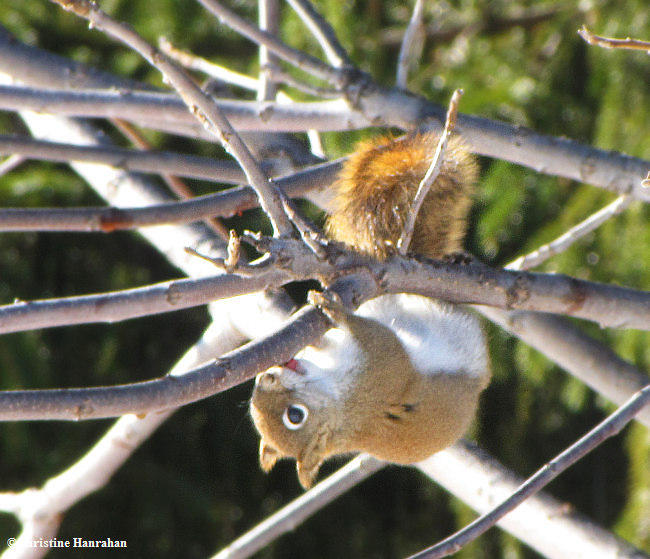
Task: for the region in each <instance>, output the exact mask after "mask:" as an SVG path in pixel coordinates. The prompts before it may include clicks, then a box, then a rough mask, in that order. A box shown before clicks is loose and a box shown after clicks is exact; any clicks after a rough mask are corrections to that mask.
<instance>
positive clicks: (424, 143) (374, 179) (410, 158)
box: [327, 133, 478, 259]
mask: <svg viewBox="0 0 650 559" xmlns="http://www.w3.org/2000/svg"><path fill="white" fill-rule="evenodd" d="M437 145H438V135H437V134H434V133H427V134H414V135H411V136H407V137H406V138H403V139H401V140H391V139H390V138H386V137H382V138H379V139H376V140H371V141H368V142H365V143H362V144H361V145H360V146H358V148H357V150H356V151H355V152H354V153H353V154H351V155H350V158H349V160H348V161H347V163H346V164H345V166H344V168H343V170H342V171H341V174H340V175H339V178H338V180H337V182H336V183H335V185H334V189H335V198H334V209H333V211H332V216H331V217H330V218H329V220H328V224H327V231H328V234H329V236H330V237H331V238H333V239H335V240H337V241H341V242H343V243H346V244H348V245H350V246H352V247H354V248H356V249H357V250H360V251H362V252H365V253H369V254H374V255H375V256H377V257H378V258H381V259H384V258H386V257H387V256H388V255H389V254H390V253H391V252H393V251H394V247H395V245H396V243H397V240H398V239H399V236H400V234H401V233H402V230H403V228H404V222H405V218H406V213H407V211H408V208H409V207H410V205H411V203H412V200H413V198H414V196H415V193H416V191H417V188H418V185H419V184H420V181H421V180H422V178H423V177H424V175H425V173H426V171H427V169H428V168H429V165H430V164H431V160H432V159H433V155H434V153H435V151H436V147H437ZM477 174H478V167H477V164H476V161H475V159H474V158H473V157H472V156H471V155H470V154H469V152H468V151H467V150H466V149H465V148H464V146H463V144H462V142H461V141H460V140H459V139H458V138H454V137H452V138H451V139H450V141H449V144H448V146H447V151H446V155H445V159H444V162H443V165H442V168H441V170H440V174H439V175H438V178H437V179H436V181H435V183H434V184H433V186H432V187H431V190H430V191H429V194H428V195H427V197H426V198H425V201H424V203H423V205H422V208H421V209H420V213H419V215H418V218H417V220H416V223H415V231H414V234H413V240H412V242H411V246H410V248H409V252H412V253H415V254H421V255H423V256H428V257H430V258H440V257H442V256H444V255H445V254H449V253H453V252H457V251H459V250H461V248H462V244H461V243H462V240H463V237H464V234H465V230H466V221H467V213H468V211H469V208H470V204H471V195H472V190H473V185H474V183H475V181H476V178H477Z"/></svg>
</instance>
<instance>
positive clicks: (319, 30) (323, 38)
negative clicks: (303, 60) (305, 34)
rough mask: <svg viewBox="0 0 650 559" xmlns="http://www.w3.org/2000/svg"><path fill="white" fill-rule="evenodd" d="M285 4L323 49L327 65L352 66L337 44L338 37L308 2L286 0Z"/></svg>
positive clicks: (340, 46)
mask: <svg viewBox="0 0 650 559" xmlns="http://www.w3.org/2000/svg"><path fill="white" fill-rule="evenodd" d="M287 3H288V4H289V5H290V6H291V7H292V8H293V9H294V11H295V12H296V13H297V14H298V16H299V17H300V19H301V20H302V21H303V23H304V24H305V25H306V26H307V28H308V29H309V31H311V34H312V35H313V36H314V38H315V39H316V40H317V41H318V44H319V45H320V46H321V48H322V49H323V52H324V53H325V56H326V57H327V60H328V61H329V63H330V64H331V65H332V66H334V67H335V68H341V67H343V66H352V61H351V60H350V57H349V56H348V53H347V51H346V50H345V49H344V48H343V45H341V43H340V42H339V39H338V37H337V36H336V33H335V31H334V29H332V26H331V25H330V24H329V22H328V21H327V20H326V19H325V18H324V17H323V16H322V15H320V14H319V13H318V12H317V11H316V9H315V8H314V6H313V4H312V3H311V2H309V1H308V0H287Z"/></svg>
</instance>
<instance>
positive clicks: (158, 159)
mask: <svg viewBox="0 0 650 559" xmlns="http://www.w3.org/2000/svg"><path fill="white" fill-rule="evenodd" d="M0 154H16V156H17V157H18V156H20V157H22V158H24V159H38V160H43V161H60V162H64V163H66V162H69V161H88V162H91V163H104V164H105V165H111V166H112V167H117V168H119V169H124V170H126V171H138V172H141V173H155V174H159V173H169V174H173V175H176V176H181V177H189V178H195V179H204V180H211V181H214V182H221V183H227V184H241V183H243V182H246V176H245V175H244V173H243V172H242V170H241V169H240V167H239V165H237V163H236V162H234V161H229V160H220V159H214V158H212V157H201V156H198V155H185V154H182V153H175V152H170V151H155V150H148V151H135V150H132V149H127V148H121V147H117V146H78V145H74V144H64V143H57V142H46V141H42V140H36V139H34V138H30V137H22V136H3V135H0Z"/></svg>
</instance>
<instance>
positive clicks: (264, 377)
mask: <svg viewBox="0 0 650 559" xmlns="http://www.w3.org/2000/svg"><path fill="white" fill-rule="evenodd" d="M279 384H280V379H278V375H277V373H275V372H274V371H273V370H272V369H271V370H268V371H264V372H263V373H260V374H259V375H257V376H256V377H255V386H259V387H260V388H262V389H264V390H270V389H273V388H274V387H277V386H278V385H279Z"/></svg>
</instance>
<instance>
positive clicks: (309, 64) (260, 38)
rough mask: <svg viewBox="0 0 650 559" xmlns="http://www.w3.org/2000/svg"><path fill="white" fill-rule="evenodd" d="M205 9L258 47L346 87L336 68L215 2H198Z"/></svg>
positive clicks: (343, 77)
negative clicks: (293, 46) (284, 41)
mask: <svg viewBox="0 0 650 559" xmlns="http://www.w3.org/2000/svg"><path fill="white" fill-rule="evenodd" d="M198 1H199V2H200V3H201V4H202V5H203V7H205V8H206V9H207V10H208V11H210V12H212V13H213V14H214V15H215V16H216V17H217V18H218V19H219V21H221V22H222V23H224V24H226V25H228V27H230V28H231V29H234V30H235V31H237V32H238V33H239V34H241V35H243V36H244V37H246V38H248V39H250V40H251V41H254V42H255V43H257V44H258V45H264V46H265V47H266V48H267V49H268V50H269V51H270V52H272V53H273V54H275V55H276V56H277V57H278V58H281V59H282V60H285V61H286V62H289V63H290V64H293V65H294V66H295V67H296V68H300V69H301V70H304V71H305V72H307V73H310V74H312V75H314V76H317V77H319V78H322V79H324V80H327V81H329V82H330V83H331V84H332V85H334V86H336V87H342V86H343V85H345V75H344V74H342V73H341V72H340V71H339V70H337V69H336V68H333V67H332V66H329V65H327V64H325V63H324V62H321V61H320V60H318V59H317V58H314V57H313V56H310V55H309V54H306V53H304V52H301V51H299V50H296V49H294V48H291V47H289V46H287V45H286V44H285V43H283V42H282V41H280V40H278V39H277V38H276V37H274V36H273V35H271V34H269V33H266V32H265V31H262V30H261V29H260V28H259V27H256V26H255V25H252V24H251V23H249V22H248V21H246V20H245V19H244V18H242V17H240V16H238V15H237V14H236V13H235V12H233V11H231V10H229V9H228V8H226V7H225V6H223V5H221V4H220V3H219V2H216V1H215V0H198Z"/></svg>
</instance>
